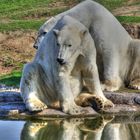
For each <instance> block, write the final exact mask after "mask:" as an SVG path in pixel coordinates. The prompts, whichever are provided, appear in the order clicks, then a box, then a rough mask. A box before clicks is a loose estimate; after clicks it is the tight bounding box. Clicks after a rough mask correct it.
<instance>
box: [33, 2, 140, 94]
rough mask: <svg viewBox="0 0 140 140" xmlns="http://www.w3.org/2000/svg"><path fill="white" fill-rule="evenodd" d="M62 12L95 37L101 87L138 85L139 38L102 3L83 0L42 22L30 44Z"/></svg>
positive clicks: (48, 27)
mask: <svg viewBox="0 0 140 140" xmlns="http://www.w3.org/2000/svg"><path fill="white" fill-rule="evenodd" d="M64 15H69V16H71V17H73V18H75V19H77V20H78V21H80V22H81V23H82V24H83V25H85V26H86V27H87V28H88V29H89V32H90V34H91V36H92V38H93V39H94V41H95V46H96V51H97V65H98V70H99V76H100V80H101V81H102V82H103V83H104V84H103V89H104V90H108V91H115V90H118V89H119V88H120V87H121V86H124V85H126V86H128V87H130V88H132V89H140V40H135V39H132V38H131V37H130V35H129V34H128V33H127V32H126V30H125V29H124V28H123V27H122V25H121V24H120V23H119V22H118V20H117V19H116V18H115V17H114V16H113V15H112V14H111V13H110V12H109V11H108V10H107V9H105V8H104V7H103V6H102V5H100V4H98V3H96V2H94V1H91V0H86V1H84V2H82V3H80V4H78V5H77V6H75V7H73V8H72V9H70V10H68V11H66V12H64V13H61V14H59V15H57V16H55V17H53V18H51V19H50V20H48V21H47V22H45V23H44V24H43V25H42V26H41V28H40V30H39V33H38V37H37V39H36V42H35V45H34V47H36V48H37V47H39V46H40V45H39V44H40V43H41V41H42V40H43V38H44V36H45V33H46V32H48V31H49V30H50V29H51V28H52V27H53V26H54V25H55V24H56V23H57V21H58V20H59V19H60V18H61V17H62V16H64Z"/></svg>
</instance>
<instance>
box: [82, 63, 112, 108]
mask: <svg viewBox="0 0 140 140" xmlns="http://www.w3.org/2000/svg"><path fill="white" fill-rule="evenodd" d="M92 62H93V61H92ZM83 76H84V77H83V80H84V82H85V86H86V87H87V88H88V90H89V92H90V93H92V94H94V95H96V96H97V97H98V98H101V99H102V101H103V106H104V108H106V107H113V106H114V104H113V103H112V102H111V101H110V100H108V99H107V98H106V97H105V95H104V94H103V92H102V89H101V84H100V81H99V74H98V70H97V65H96V63H95V64H92V63H91V64H90V65H89V67H88V68H87V69H85V71H83ZM97 105H98V104H97ZM98 108H100V107H98ZM101 109H102V108H101Z"/></svg>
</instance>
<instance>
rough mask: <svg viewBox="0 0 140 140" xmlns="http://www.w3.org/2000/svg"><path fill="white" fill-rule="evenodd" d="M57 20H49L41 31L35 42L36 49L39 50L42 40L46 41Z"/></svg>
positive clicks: (52, 18)
mask: <svg viewBox="0 0 140 140" xmlns="http://www.w3.org/2000/svg"><path fill="white" fill-rule="evenodd" d="M56 21H57V20H56V18H54V17H51V18H50V19H49V20H47V21H46V22H45V23H44V24H43V25H42V26H41V27H40V29H39V31H38V35H37V38H36V40H35V43H34V45H33V47H34V48H36V49H38V47H39V46H40V44H41V42H42V40H43V39H44V37H45V35H46V34H47V33H48V32H49V31H50V30H51V29H52V28H53V26H54V25H55V23H56Z"/></svg>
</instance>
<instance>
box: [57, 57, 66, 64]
mask: <svg viewBox="0 0 140 140" xmlns="http://www.w3.org/2000/svg"><path fill="white" fill-rule="evenodd" d="M57 62H58V63H59V64H60V65H64V64H65V63H66V62H65V60H64V59H63V58H57Z"/></svg>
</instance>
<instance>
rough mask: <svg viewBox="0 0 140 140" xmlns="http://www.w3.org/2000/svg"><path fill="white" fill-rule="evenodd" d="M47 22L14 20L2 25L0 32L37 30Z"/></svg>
mask: <svg viewBox="0 0 140 140" xmlns="http://www.w3.org/2000/svg"><path fill="white" fill-rule="evenodd" d="M44 21H45V20H14V21H11V22H9V23H8V24H5V23H0V31H1V32H3V31H15V30H21V29H22V30H28V29H32V30H37V29H38V28H39V27H40V25H41V24H43V23H44Z"/></svg>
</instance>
